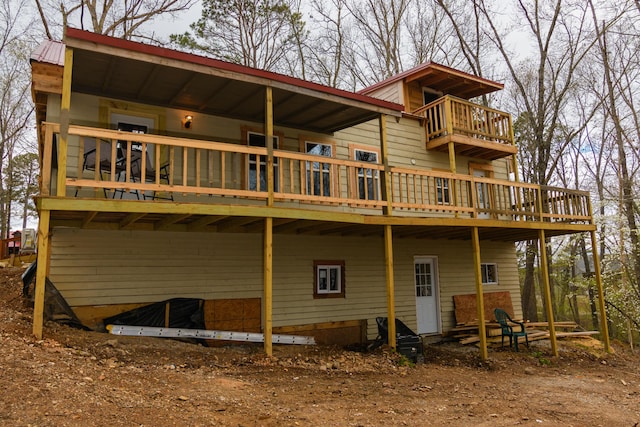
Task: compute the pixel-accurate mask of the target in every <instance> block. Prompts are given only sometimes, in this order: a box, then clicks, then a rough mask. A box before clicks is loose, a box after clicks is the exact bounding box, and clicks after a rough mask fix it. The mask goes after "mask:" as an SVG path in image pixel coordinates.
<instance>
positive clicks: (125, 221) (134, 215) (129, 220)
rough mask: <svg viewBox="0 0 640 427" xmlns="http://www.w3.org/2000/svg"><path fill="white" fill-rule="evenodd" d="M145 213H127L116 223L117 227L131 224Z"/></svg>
mask: <svg viewBox="0 0 640 427" xmlns="http://www.w3.org/2000/svg"><path fill="white" fill-rule="evenodd" d="M146 215H147V214H146V213H131V214H129V215H127V216H126V217H125V218H124V219H123V220H122V221H120V223H119V224H118V227H120V228H121V229H122V228H125V227H128V226H129V225H131V224H133V223H134V222H136V221H138V220H139V219H140V218H142V217H144V216H146Z"/></svg>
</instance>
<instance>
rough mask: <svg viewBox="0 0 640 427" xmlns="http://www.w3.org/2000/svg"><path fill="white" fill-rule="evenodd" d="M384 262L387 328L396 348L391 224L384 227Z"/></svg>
mask: <svg viewBox="0 0 640 427" xmlns="http://www.w3.org/2000/svg"><path fill="white" fill-rule="evenodd" d="M384 263H385V267H386V268H385V280H386V284H387V286H386V289H387V328H388V331H387V332H388V333H389V336H388V340H389V347H391V348H394V349H395V348H396V347H397V343H396V301H395V283H394V280H393V279H394V277H393V233H392V230H391V226H390V225H385V227H384Z"/></svg>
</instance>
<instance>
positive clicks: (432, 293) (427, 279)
mask: <svg viewBox="0 0 640 427" xmlns="http://www.w3.org/2000/svg"><path fill="white" fill-rule="evenodd" d="M413 264H414V268H413V271H414V277H415V289H416V317H417V320H418V331H417V332H418V333H419V334H435V333H438V332H440V305H439V304H438V274H437V262H436V258H435V257H416V258H415V259H414V261H413Z"/></svg>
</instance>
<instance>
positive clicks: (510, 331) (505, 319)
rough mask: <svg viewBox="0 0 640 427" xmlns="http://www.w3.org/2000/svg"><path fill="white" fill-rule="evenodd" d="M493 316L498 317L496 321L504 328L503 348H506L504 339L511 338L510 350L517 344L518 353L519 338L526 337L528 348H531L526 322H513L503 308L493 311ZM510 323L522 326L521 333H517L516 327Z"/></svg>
mask: <svg viewBox="0 0 640 427" xmlns="http://www.w3.org/2000/svg"><path fill="white" fill-rule="evenodd" d="M493 314H494V315H495V317H496V320H497V321H498V323H499V324H500V328H502V346H503V347H504V337H509V348H511V346H512V345H514V344H515V348H516V351H520V350H519V349H518V338H520V337H524V339H525V341H526V342H527V347H529V337H528V336H527V331H526V329H525V327H524V322H518V321H516V320H513V319H512V318H511V316H509V314H508V313H507V312H506V311H504V310H503V309H501V308H496V309H495V310H493ZM509 323H512V324H516V325H519V326H520V330H519V331H515V330H514V327H513V326H511V325H510V324H509Z"/></svg>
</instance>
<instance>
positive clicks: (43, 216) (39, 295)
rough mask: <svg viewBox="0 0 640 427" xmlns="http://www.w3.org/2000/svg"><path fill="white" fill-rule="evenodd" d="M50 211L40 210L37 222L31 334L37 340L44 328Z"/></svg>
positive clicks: (40, 337)
mask: <svg viewBox="0 0 640 427" xmlns="http://www.w3.org/2000/svg"><path fill="white" fill-rule="evenodd" d="M50 217H51V211H49V210H45V209H42V210H40V222H39V224H38V258H37V259H38V269H37V271H36V287H35V291H34V304H33V335H35V336H36V338H38V339H39V340H41V339H42V330H43V328H44V297H45V288H46V283H45V282H46V278H47V267H48V265H49V263H48V260H47V258H48V257H49V219H50Z"/></svg>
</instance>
